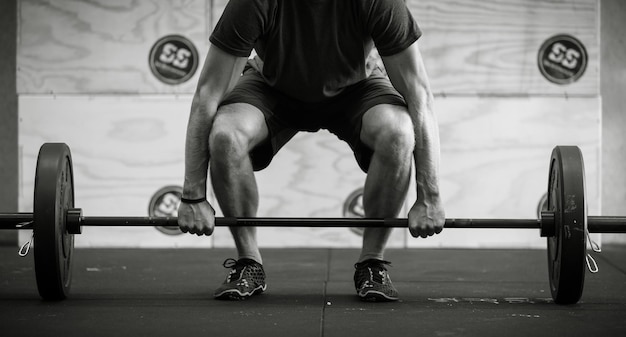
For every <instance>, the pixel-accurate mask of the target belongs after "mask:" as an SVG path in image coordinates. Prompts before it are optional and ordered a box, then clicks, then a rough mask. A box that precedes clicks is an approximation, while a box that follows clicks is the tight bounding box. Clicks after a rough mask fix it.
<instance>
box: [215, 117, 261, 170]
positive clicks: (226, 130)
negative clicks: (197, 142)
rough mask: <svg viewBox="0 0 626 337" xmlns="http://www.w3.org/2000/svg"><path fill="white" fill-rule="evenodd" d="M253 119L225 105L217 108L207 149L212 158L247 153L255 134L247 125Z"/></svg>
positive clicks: (230, 156) (238, 155) (237, 155)
mask: <svg viewBox="0 0 626 337" xmlns="http://www.w3.org/2000/svg"><path fill="white" fill-rule="evenodd" d="M253 122H254V121H253V120H252V119H250V118H247V117H246V116H245V115H244V114H241V113H239V111H236V110H233V109H232V108H230V107H228V106H226V107H222V108H220V110H218V113H217V115H216V116H215V119H214V120H213V125H212V128H211V132H210V134H209V151H210V154H211V157H212V158H214V159H218V160H219V159H224V158H236V157H240V156H244V155H247V154H248V152H249V150H250V146H251V145H250V144H251V143H252V140H253V139H254V137H255V136H256V135H255V134H254V131H253V128H252V127H250V126H248V125H249V124H251V123H253Z"/></svg>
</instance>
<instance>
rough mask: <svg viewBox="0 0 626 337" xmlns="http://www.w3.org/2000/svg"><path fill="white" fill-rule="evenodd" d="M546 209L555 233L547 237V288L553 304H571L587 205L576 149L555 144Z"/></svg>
mask: <svg viewBox="0 0 626 337" xmlns="http://www.w3.org/2000/svg"><path fill="white" fill-rule="evenodd" d="M547 210H548V211H552V212H554V223H555V235H554V236H553V237H549V238H548V271H549V277H550V291H551V293H552V298H553V299H554V302H555V303H557V304H574V303H576V302H578V300H579V299H580V297H581V296H582V292H583V284H584V281H585V253H586V250H585V249H586V235H585V233H586V230H587V205H586V194H585V170H584V164H583V159H582V154H581V152H580V149H579V148H578V147H575V146H557V147H556V148H554V150H553V151H552V157H551V159H550V177H549V181H548V200H547Z"/></svg>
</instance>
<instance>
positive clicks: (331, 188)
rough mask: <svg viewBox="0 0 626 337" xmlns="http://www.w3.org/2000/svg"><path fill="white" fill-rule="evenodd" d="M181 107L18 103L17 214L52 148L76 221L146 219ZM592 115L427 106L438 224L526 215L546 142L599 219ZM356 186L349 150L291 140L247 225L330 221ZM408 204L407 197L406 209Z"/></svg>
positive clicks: (119, 239) (531, 242)
mask: <svg viewBox="0 0 626 337" xmlns="http://www.w3.org/2000/svg"><path fill="white" fill-rule="evenodd" d="M190 101H191V96H180V97H177V98H176V97H169V96H152V97H149V96H142V97H137V96H121V97H113V96H108V97H103V96H98V97H85V96H64V97H48V96H39V97H33V96H22V97H20V101H19V104H20V133H19V144H20V148H21V151H20V154H21V165H20V170H21V173H20V176H21V181H20V199H19V201H20V210H21V211H30V210H32V190H33V182H34V172H35V167H34V166H35V160H36V155H37V151H38V149H39V147H40V146H41V144H42V143H43V142H49V141H62V142H67V143H68V144H69V145H70V146H71V148H72V153H73V157H74V168H75V171H74V173H75V180H76V202H77V205H78V206H79V207H81V208H83V209H84V211H85V214H87V215H129V216H135V215H137V216H145V215H147V206H148V203H149V200H150V198H151V197H152V195H153V194H154V193H155V192H156V191H157V190H158V189H160V188H161V187H163V186H166V185H180V184H181V183H182V179H183V169H184V167H183V161H184V157H183V147H184V137H185V130H186V123H187V116H188V109H189V106H190ZM598 106H599V100H598V99H583V98H570V99H567V100H566V99H557V98H546V97H543V98H470V97H466V98H458V97H457V98H447V99H439V100H437V103H436V111H437V114H438V116H439V122H440V130H441V140H442V156H441V188H442V194H443V197H444V203H445V207H446V211H447V213H448V216H449V217H475V218H479V217H496V218H507V217H510V218H532V217H535V216H536V207H537V204H538V202H539V199H540V198H541V196H542V195H543V193H545V191H546V189H547V171H548V166H547V165H548V161H549V155H550V151H551V150H552V147H553V146H554V145H557V144H576V145H579V146H581V147H582V149H583V152H584V155H585V160H586V169H587V191H588V199H589V213H590V214H599V213H598V212H599V192H598V191H599V187H598V186H599V184H598V181H599V177H598V174H599V173H598V165H599V164H598V163H599V158H598V157H599V155H598V153H599V147H600V141H599V131H598V130H599V118H598V115H597V114H596V113H595V112H594V111H597V109H598ZM364 179H365V175H364V174H363V173H362V172H361V171H360V170H359V169H358V167H357V165H356V164H355V162H354V158H353V156H352V153H351V152H350V150H349V148H348V147H347V146H346V145H345V144H343V143H342V142H341V141H339V140H338V139H337V138H336V137H335V136H333V135H331V134H329V133H327V132H319V133H315V134H310V133H302V134H299V135H298V136H297V137H296V138H294V139H293V141H292V142H290V143H289V144H288V145H287V146H286V147H285V148H283V150H281V152H280V153H279V154H278V156H277V157H276V158H275V160H274V162H273V163H272V165H271V166H270V167H269V168H268V169H267V170H264V171H262V172H259V173H258V174H257V180H258V184H259V191H260V199H261V200H260V205H259V216H268V217H269V216H284V217H341V216H343V212H342V207H343V203H344V201H345V200H346V198H347V197H348V195H349V194H350V193H351V192H352V191H354V190H355V189H357V188H359V187H361V186H362V185H363V182H364ZM411 190H412V191H414V186H413V187H412V188H411ZM411 198H413V199H411ZM413 200H414V193H412V196H409V200H408V201H407V204H408V205H411V204H412V203H413ZM214 204H215V205H216V206H217V204H216V203H215V202H214ZM218 213H219V208H218ZM404 215H406V209H405V210H404V211H403V214H401V216H404ZM407 238H408V236H407V231H405V230H396V231H395V232H394V234H393V236H392V238H391V242H390V246H391V247H404V246H411V247H414V246H416V247H423V246H429V245H430V246H442V247H459V246H460V247H463V246H471V247H476V246H481V247H493V246H498V247H501V246H507V247H528V246H543V240H541V239H539V236H538V233H536V232H534V231H532V232H527V231H517V232H516V231H513V232H510V231H506V233H501V232H498V231H475V232H473V233H471V234H470V233H464V232H463V231H459V230H449V231H446V234H445V236H439V237H437V238H434V239H429V240H412V239H407ZM259 241H260V244H261V246H263V247H285V246H291V247H294V246H295V247H301V246H306V247H359V246H360V243H361V238H360V237H359V236H358V235H356V234H355V233H354V232H353V231H351V230H349V229H344V228H339V229H308V228H285V229H277V228H266V229H260V230H259ZM77 244H78V245H79V246H140V247H146V246H168V247H169V246H178V247H181V246H184V247H186V246H219V247H232V246H233V242H232V239H231V238H230V234H229V233H228V230H227V229H225V228H218V229H217V230H216V232H215V234H214V235H213V236H212V237H211V238H197V237H195V236H191V235H184V236H180V237H169V236H165V235H163V234H161V233H159V232H157V231H156V230H155V229H153V228H116V229H102V228H86V229H85V234H84V235H81V236H79V238H78V241H77Z"/></svg>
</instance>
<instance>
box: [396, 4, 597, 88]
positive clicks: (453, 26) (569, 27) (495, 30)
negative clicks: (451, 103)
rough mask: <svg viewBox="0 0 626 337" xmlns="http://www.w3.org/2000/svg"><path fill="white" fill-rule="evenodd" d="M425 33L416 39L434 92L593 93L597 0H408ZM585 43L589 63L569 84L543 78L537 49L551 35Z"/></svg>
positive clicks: (595, 64) (595, 69) (595, 81)
mask: <svg viewBox="0 0 626 337" xmlns="http://www.w3.org/2000/svg"><path fill="white" fill-rule="evenodd" d="M408 6H409V8H411V10H412V12H413V15H414V16H415V18H416V19H417V20H418V23H419V24H420V26H421V28H422V29H423V31H424V35H423V37H422V38H421V39H420V40H419V44H420V46H421V48H422V51H423V54H424V59H425V62H426V66H427V69H428V73H429V75H430V77H431V83H432V86H433V90H434V91H435V93H440V94H448V95H449V94H480V95H483V94H484V95H503V94H505V95H510V94H531V95H560V96H565V95H569V96H572V95H598V94H599V80H598V79H599V35H598V31H599V14H598V13H599V1H597V0H569V1H541V0H531V1H528V0H498V1H495V0H488V1H479V0H475V1H461V0H437V1H420V0H408ZM557 34H569V35H573V36H574V37H576V38H578V39H579V40H580V41H581V42H582V43H583V44H584V45H585V47H586V49H587V52H588V55H589V64H588V66H587V70H586V72H585V74H584V75H583V77H582V78H581V79H580V80H579V81H578V82H576V83H573V84H570V85H556V84H553V83H551V82H548V81H547V80H546V79H545V78H544V77H543V76H542V75H541V74H540V72H539V70H538V64H537V53H538V51H539V48H540V46H541V44H542V43H543V42H544V41H545V40H547V39H548V38H550V37H551V36H553V35H557Z"/></svg>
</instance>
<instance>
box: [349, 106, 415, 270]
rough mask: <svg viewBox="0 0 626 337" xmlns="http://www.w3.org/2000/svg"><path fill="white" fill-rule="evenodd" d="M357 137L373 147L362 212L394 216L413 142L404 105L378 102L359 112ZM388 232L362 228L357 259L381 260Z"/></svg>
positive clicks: (404, 186)
mask: <svg viewBox="0 0 626 337" xmlns="http://www.w3.org/2000/svg"><path fill="white" fill-rule="evenodd" d="M361 141H362V142H363V143H364V144H365V145H367V146H369V147H370V148H371V149H372V150H373V151H374V154H373V156H372V159H371V162H370V166H369V170H368V174H367V179H366V181H365V191H364V195H363V207H364V210H365V216H366V217H372V218H391V217H397V216H398V213H399V212H400V209H401V208H402V204H403V202H404V199H405V197H406V193H407V190H408V185H409V179H410V174H411V162H412V160H411V158H412V155H413V148H414V143H415V137H414V131H413V123H412V122H411V118H410V117H409V114H408V113H407V111H406V107H403V106H398V105H389V104H381V105H376V106H374V107H372V108H371V109H369V110H368V111H367V112H366V113H365V114H364V115H363V126H362V128H361ZM390 234H391V229H390V228H367V229H365V231H364V233H363V248H362V250H361V256H360V257H359V262H362V261H365V260H368V259H379V260H383V253H384V248H385V245H386V243H387V240H388V239H389V235H390Z"/></svg>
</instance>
